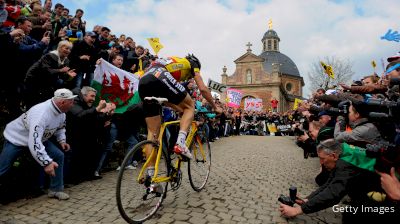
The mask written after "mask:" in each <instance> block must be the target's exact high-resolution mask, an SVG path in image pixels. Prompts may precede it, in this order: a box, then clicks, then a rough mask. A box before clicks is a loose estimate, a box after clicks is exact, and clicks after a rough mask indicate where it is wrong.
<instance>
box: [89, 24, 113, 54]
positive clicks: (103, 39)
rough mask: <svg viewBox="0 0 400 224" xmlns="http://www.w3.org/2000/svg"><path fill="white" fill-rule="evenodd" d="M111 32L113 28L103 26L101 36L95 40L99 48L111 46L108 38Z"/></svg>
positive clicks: (105, 48)
mask: <svg viewBox="0 0 400 224" xmlns="http://www.w3.org/2000/svg"><path fill="white" fill-rule="evenodd" d="M93 31H95V30H93ZM95 32H96V31H95ZM110 32H111V30H110V29H108V28H107V27H101V29H100V32H99V36H98V38H97V40H96V42H95V46H96V48H97V49H99V50H107V49H109V48H110V46H109V43H110V41H109V40H108V37H109V36H110Z"/></svg>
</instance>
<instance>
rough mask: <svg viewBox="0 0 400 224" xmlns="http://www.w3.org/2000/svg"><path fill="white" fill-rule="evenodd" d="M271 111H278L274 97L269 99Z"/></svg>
mask: <svg viewBox="0 0 400 224" xmlns="http://www.w3.org/2000/svg"><path fill="white" fill-rule="evenodd" d="M271 107H272V112H278V100H277V99H276V98H275V97H274V98H273V99H272V100H271Z"/></svg>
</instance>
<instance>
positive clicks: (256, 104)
mask: <svg viewBox="0 0 400 224" xmlns="http://www.w3.org/2000/svg"><path fill="white" fill-rule="evenodd" d="M262 109H263V103H262V99H259V98H246V99H245V100H244V110H248V111H262Z"/></svg>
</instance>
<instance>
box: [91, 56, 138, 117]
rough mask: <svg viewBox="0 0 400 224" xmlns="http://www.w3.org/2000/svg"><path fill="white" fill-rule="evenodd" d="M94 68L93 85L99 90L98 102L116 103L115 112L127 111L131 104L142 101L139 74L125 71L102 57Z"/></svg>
mask: <svg viewBox="0 0 400 224" xmlns="http://www.w3.org/2000/svg"><path fill="white" fill-rule="evenodd" d="M100 60H101V63H100V65H98V66H97V67H96V70H94V79H93V82H92V87H93V88H95V89H96V90H97V95H96V103H98V101H100V100H106V101H107V102H111V103H114V104H115V106H116V109H115V113H123V112H125V111H126V110H127V109H128V107H129V106H131V105H134V104H137V103H138V102H140V98H139V93H138V92H137V91H138V85H139V76H137V75H135V74H132V73H129V72H127V71H124V70H122V69H119V68H117V67H115V66H114V65H112V64H110V63H108V62H107V61H105V60H104V59H100Z"/></svg>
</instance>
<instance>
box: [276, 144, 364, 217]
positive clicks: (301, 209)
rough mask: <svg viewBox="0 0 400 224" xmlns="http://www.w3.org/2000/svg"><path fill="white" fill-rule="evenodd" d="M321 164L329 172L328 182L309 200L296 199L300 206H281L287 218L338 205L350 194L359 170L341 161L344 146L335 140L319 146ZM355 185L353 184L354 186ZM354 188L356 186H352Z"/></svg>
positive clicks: (281, 210)
mask: <svg viewBox="0 0 400 224" xmlns="http://www.w3.org/2000/svg"><path fill="white" fill-rule="evenodd" d="M317 151H318V157H319V159H320V163H321V165H322V166H324V168H325V169H327V170H328V171H330V172H329V177H328V180H327V181H326V182H325V184H324V185H322V186H321V187H319V188H318V189H317V190H316V191H314V192H313V193H311V194H310V195H309V196H308V197H307V199H303V200H302V199H300V198H298V199H296V203H297V204H299V205H300V206H298V207H291V206H288V205H285V204H280V208H279V211H280V212H281V215H283V216H286V217H295V216H297V215H300V214H303V213H305V214H309V213H313V212H318V211H320V210H323V209H326V208H329V207H331V206H333V205H336V204H338V203H339V202H340V200H341V199H342V198H343V197H344V196H345V195H346V194H347V193H348V192H349V191H348V188H349V186H350V184H349V183H350V182H353V181H351V180H352V179H353V178H354V177H356V176H358V174H359V172H358V168H357V167H355V166H353V165H351V164H350V163H347V162H345V161H343V160H339V156H340V154H341V152H342V146H341V144H340V143H338V142H337V141H335V140H334V139H328V140H325V141H322V142H321V143H320V144H319V145H318V146H317ZM352 185H353V184H352ZM352 187H354V186H352Z"/></svg>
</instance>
